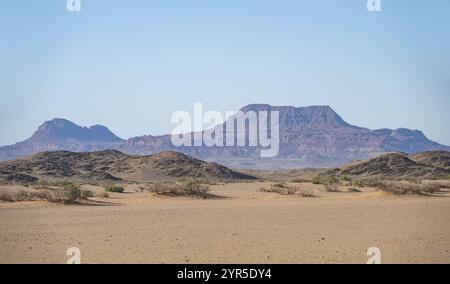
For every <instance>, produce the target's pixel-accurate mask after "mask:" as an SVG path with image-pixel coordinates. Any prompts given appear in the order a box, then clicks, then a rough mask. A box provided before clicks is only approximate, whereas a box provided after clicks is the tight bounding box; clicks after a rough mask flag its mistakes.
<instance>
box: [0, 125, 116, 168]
mask: <svg viewBox="0 0 450 284" xmlns="http://www.w3.org/2000/svg"><path fill="white" fill-rule="evenodd" d="M121 142H123V139H121V138H119V137H118V136H116V135H115V134H114V133H112V132H111V131H110V130H109V129H108V128H106V127H105V126H101V125H95V126H91V127H81V126H78V125H76V124H74V123H72V122H70V121H68V120H66V119H60V118H55V119H53V120H51V121H46V122H45V123H44V124H42V125H41V126H39V128H38V129H37V130H36V132H35V133H34V134H33V135H32V136H31V137H30V138H28V139H27V140H25V141H23V142H19V143H17V144H14V145H12V146H4V147H0V161H4V160H11V159H16V158H20V157H25V156H29V155H33V154H35V153H39V152H45V151H74V152H87V151H97V150H104V149H109V148H115V147H117V146H118V145H119V144H120V143H121Z"/></svg>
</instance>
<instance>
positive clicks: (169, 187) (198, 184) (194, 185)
mask: <svg viewBox="0 0 450 284" xmlns="http://www.w3.org/2000/svg"><path fill="white" fill-rule="evenodd" d="M146 190H147V191H149V192H152V193H156V194H159V195H168V196H196V197H201V198H203V199H206V198H208V197H209V196H210V194H209V191H210V186H209V184H205V183H203V181H202V180H196V179H191V178H189V179H184V180H183V181H179V182H176V183H170V182H163V183H155V184H151V185H149V186H147V187H146Z"/></svg>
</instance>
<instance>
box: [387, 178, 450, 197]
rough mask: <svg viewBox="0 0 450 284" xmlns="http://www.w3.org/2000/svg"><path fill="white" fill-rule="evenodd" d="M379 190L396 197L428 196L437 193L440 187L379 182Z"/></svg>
mask: <svg viewBox="0 0 450 284" xmlns="http://www.w3.org/2000/svg"><path fill="white" fill-rule="evenodd" d="M379 188H380V189H381V190H383V191H386V192H390V193H393V194H397V195H404V194H413V195H430V194H434V193H436V192H439V191H440V189H441V187H440V186H439V185H438V184H421V183H413V182H405V181H400V182H393V181H390V182H381V183H380V186H379Z"/></svg>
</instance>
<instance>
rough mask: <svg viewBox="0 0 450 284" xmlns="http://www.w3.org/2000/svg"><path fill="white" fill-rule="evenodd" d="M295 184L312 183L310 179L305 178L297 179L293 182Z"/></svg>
mask: <svg viewBox="0 0 450 284" xmlns="http://www.w3.org/2000/svg"><path fill="white" fill-rule="evenodd" d="M292 182H293V183H304V182H311V180H309V179H305V178H296V179H293V180H292Z"/></svg>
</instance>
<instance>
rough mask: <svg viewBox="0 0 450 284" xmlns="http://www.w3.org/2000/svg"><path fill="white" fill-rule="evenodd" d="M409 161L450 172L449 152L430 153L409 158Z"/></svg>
mask: <svg viewBox="0 0 450 284" xmlns="http://www.w3.org/2000/svg"><path fill="white" fill-rule="evenodd" d="M410 158H411V160H413V161H415V162H416V163H419V164H424V165H430V166H433V167H438V168H443V169H447V170H450V152H445V151H430V152H423V153H418V154H415V155H411V156H410Z"/></svg>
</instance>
